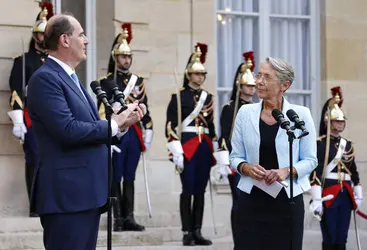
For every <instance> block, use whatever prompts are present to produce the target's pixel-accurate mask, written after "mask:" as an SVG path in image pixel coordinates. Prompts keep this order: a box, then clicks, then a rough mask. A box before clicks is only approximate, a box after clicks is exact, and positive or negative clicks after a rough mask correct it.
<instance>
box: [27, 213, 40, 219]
mask: <svg viewBox="0 0 367 250" xmlns="http://www.w3.org/2000/svg"><path fill="white" fill-rule="evenodd" d="M29 217H31V218H35V217H39V215H38V214H37V213H35V212H29Z"/></svg>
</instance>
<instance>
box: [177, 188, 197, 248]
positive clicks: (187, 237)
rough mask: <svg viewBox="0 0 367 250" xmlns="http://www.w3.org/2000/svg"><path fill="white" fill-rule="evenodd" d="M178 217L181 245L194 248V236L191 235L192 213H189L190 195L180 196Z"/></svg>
mask: <svg viewBox="0 0 367 250" xmlns="http://www.w3.org/2000/svg"><path fill="white" fill-rule="evenodd" d="M180 215H181V224H182V232H183V238H182V245H184V246H195V241H194V236H193V234H192V231H191V229H192V225H191V221H192V212H191V195H190V194H183V193H182V194H181V195H180Z"/></svg>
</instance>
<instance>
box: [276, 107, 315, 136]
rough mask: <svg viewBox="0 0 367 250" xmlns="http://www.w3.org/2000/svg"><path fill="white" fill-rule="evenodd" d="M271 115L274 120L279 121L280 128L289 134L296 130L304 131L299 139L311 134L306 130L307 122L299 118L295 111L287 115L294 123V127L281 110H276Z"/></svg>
mask: <svg viewBox="0 0 367 250" xmlns="http://www.w3.org/2000/svg"><path fill="white" fill-rule="evenodd" d="M271 114H272V115H273V117H274V119H275V120H276V121H278V123H279V124H280V127H281V128H282V129H285V130H286V131H287V133H290V132H291V131H292V130H294V129H300V130H302V133H301V135H299V136H298V138H297V139H300V138H302V137H304V136H306V135H308V134H309V132H308V131H307V129H306V128H305V122H304V121H302V120H301V119H300V118H299V117H298V115H297V113H296V112H295V111H294V110H293V109H289V110H288V111H287V113H286V114H287V116H288V118H289V120H291V121H292V122H294V126H293V127H291V126H290V122H289V121H288V120H287V119H286V118H285V117H284V115H283V113H282V112H281V111H280V110H279V109H274V110H273V111H272V112H271Z"/></svg>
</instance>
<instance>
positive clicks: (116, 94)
mask: <svg viewBox="0 0 367 250" xmlns="http://www.w3.org/2000/svg"><path fill="white" fill-rule="evenodd" d="M104 86H105V87H106V89H107V90H108V91H111V92H112V94H113V99H114V100H115V101H117V102H119V103H120V104H121V106H122V107H126V102H125V95H124V93H122V92H121V91H120V90H119V87H118V86H117V84H116V82H115V81H113V80H110V81H106V82H105V84H104Z"/></svg>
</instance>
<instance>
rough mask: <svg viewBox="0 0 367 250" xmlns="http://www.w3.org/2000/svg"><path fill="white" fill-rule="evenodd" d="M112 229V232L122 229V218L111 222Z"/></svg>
mask: <svg viewBox="0 0 367 250" xmlns="http://www.w3.org/2000/svg"><path fill="white" fill-rule="evenodd" d="M113 231H114V232H122V231H124V219H122V218H118V219H115V221H114V223H113Z"/></svg>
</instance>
